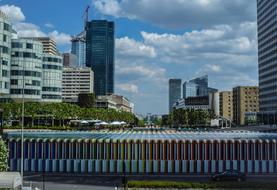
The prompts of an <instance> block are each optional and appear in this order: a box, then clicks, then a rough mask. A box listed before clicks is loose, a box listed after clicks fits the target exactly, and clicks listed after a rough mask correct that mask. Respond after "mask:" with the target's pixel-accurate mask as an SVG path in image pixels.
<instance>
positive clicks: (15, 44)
mask: <svg viewBox="0 0 277 190" xmlns="http://www.w3.org/2000/svg"><path fill="white" fill-rule="evenodd" d="M12 48H23V45H22V43H19V42H13V43H12Z"/></svg>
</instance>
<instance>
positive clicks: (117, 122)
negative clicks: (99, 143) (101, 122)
mask: <svg viewBox="0 0 277 190" xmlns="http://www.w3.org/2000/svg"><path fill="white" fill-rule="evenodd" d="M111 125H121V122H119V121H114V122H112V123H111Z"/></svg>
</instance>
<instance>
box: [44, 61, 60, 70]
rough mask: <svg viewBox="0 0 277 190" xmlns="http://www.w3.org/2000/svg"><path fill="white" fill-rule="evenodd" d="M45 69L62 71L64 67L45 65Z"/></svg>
mask: <svg viewBox="0 0 277 190" xmlns="http://www.w3.org/2000/svg"><path fill="white" fill-rule="evenodd" d="M43 59H44V58H43ZM43 69H53V70H62V69H63V67H62V66H58V65H46V64H44V65H43Z"/></svg>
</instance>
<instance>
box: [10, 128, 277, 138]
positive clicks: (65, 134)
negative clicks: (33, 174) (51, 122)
mask: <svg viewBox="0 0 277 190" xmlns="http://www.w3.org/2000/svg"><path fill="white" fill-rule="evenodd" d="M7 137H8V139H19V138H21V132H19V131H17V132H7ZM24 137H25V139H32V138H33V139H61V140H63V139H103V140H106V139H110V140H128V139H129V140H238V139H240V140H266V139H268V140H277V133H262V132H250V131H229V132H220V131H218V132H215V131H214V132H184V131H131V130H130V131H96V132H91V131H26V132H25V133H24Z"/></svg>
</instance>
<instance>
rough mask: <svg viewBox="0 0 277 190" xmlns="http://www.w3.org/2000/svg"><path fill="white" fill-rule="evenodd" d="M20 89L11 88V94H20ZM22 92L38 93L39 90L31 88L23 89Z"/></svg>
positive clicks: (28, 93)
mask: <svg viewBox="0 0 277 190" xmlns="http://www.w3.org/2000/svg"><path fill="white" fill-rule="evenodd" d="M22 92H23V90H22V89H11V90H10V93H11V94H22ZM24 94H27V95H40V90H33V89H24Z"/></svg>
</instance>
